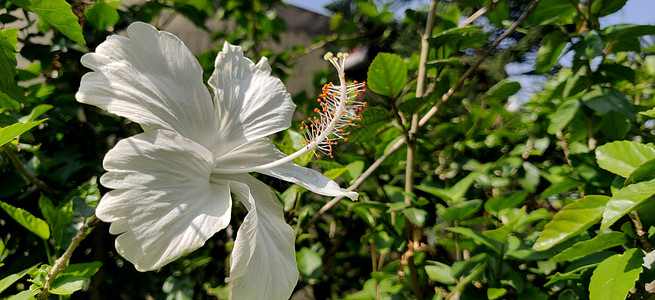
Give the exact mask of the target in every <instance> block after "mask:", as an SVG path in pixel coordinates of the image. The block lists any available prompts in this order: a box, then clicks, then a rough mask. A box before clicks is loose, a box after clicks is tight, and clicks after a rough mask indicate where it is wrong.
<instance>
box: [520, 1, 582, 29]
mask: <svg viewBox="0 0 655 300" xmlns="http://www.w3.org/2000/svg"><path fill="white" fill-rule="evenodd" d="M575 13H576V9H575V6H573V4H571V2H570V1H568V0H542V1H541V2H539V4H537V7H536V8H535V10H534V11H533V12H532V13H531V14H530V15H529V16H528V18H527V19H526V23H527V24H547V23H550V22H553V21H554V20H561V21H562V22H567V21H568V20H569V19H571V17H572V16H573V15H574V14H575Z"/></svg>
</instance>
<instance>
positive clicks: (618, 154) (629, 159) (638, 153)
mask: <svg viewBox="0 0 655 300" xmlns="http://www.w3.org/2000/svg"><path fill="white" fill-rule="evenodd" d="M653 158H655V149H653V148H652V147H649V146H646V145H644V144H641V143H638V142H634V141H615V142H611V143H607V144H604V145H602V146H600V147H598V148H596V160H597V161H598V165H599V166H600V167H601V168H603V169H605V170H607V171H610V172H612V173H614V174H617V175H620V176H622V177H625V178H627V177H629V176H630V174H631V173H632V172H634V170H635V169H637V168H638V167H639V166H640V165H642V164H643V163H645V162H647V161H649V160H651V159H653Z"/></svg>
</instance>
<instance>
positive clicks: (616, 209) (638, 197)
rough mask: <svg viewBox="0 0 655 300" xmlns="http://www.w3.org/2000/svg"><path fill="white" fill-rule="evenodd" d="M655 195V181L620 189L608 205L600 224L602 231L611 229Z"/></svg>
mask: <svg viewBox="0 0 655 300" xmlns="http://www.w3.org/2000/svg"><path fill="white" fill-rule="evenodd" d="M653 195H655V180H650V181H643V182H638V183H635V184H631V185H628V186H626V187H624V188H622V189H620V190H619V191H618V192H616V193H615V194H614V195H613V196H612V199H610V201H609V202H608V203H607V207H606V208H605V212H604V213H603V220H602V221H601V224H600V228H601V230H604V229H607V228H609V227H610V226H611V225H612V224H614V222H616V221H618V220H619V219H620V218H621V217H623V216H624V215H625V214H627V213H629V212H631V211H633V210H635V209H636V208H637V206H639V205H640V204H642V203H644V201H646V200H648V199H649V198H650V197H651V196H653Z"/></svg>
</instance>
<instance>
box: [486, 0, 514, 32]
mask: <svg viewBox="0 0 655 300" xmlns="http://www.w3.org/2000/svg"><path fill="white" fill-rule="evenodd" d="M485 16H487V19H489V22H490V23H491V24H493V25H494V26H496V27H499V28H503V27H504V26H503V21H505V20H507V19H509V4H508V3H507V1H498V2H496V5H495V6H494V8H493V9H492V10H490V11H488V12H487V13H486V14H485Z"/></svg>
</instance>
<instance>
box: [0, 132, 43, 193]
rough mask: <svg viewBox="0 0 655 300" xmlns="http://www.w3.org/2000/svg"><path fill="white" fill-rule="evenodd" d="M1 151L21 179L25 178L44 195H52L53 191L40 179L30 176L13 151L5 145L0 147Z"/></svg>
mask: <svg viewBox="0 0 655 300" xmlns="http://www.w3.org/2000/svg"><path fill="white" fill-rule="evenodd" d="M2 150H4V152H5V154H6V155H7V158H8V159H9V161H10V162H11V164H12V165H13V166H14V168H16V171H18V173H20V174H21V175H23V177H25V178H26V179H27V180H28V181H29V182H30V183H32V184H33V185H34V186H36V187H37V188H38V189H40V190H42V191H44V192H46V193H50V194H53V193H54V191H53V190H52V189H50V187H49V186H48V185H47V184H46V183H45V182H43V181H42V180H41V179H39V178H37V177H36V176H34V175H32V173H30V171H28V170H27V169H26V168H25V165H23V162H21V161H20V158H18V155H16V153H15V152H14V150H13V149H11V147H9V146H8V145H6V144H5V145H2Z"/></svg>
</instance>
